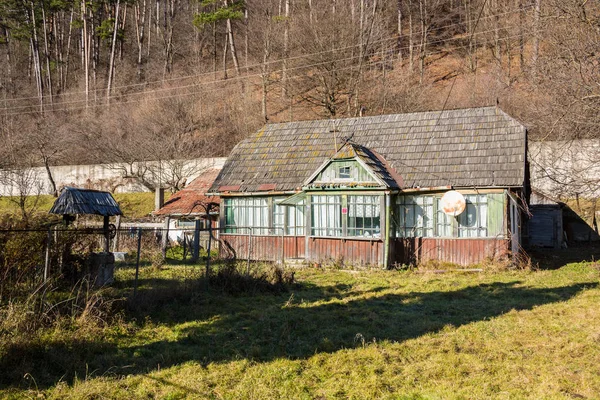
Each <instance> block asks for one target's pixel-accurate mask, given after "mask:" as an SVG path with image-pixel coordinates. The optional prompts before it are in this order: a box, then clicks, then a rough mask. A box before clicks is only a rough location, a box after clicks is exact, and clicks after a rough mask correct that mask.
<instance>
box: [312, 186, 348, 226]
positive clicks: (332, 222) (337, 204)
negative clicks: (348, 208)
mask: <svg viewBox="0 0 600 400" xmlns="http://www.w3.org/2000/svg"><path fill="white" fill-rule="evenodd" d="M311 219H312V232H311V234H312V235H314V236H341V235H342V197H341V196H339V195H338V196H332V195H327V196H325V195H315V196H312V218H311Z"/></svg>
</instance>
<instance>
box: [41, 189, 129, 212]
mask: <svg viewBox="0 0 600 400" xmlns="http://www.w3.org/2000/svg"><path fill="white" fill-rule="evenodd" d="M49 212H50V214H71V215H77V214H91V215H102V216H105V217H110V216H114V215H123V213H122V212H121V209H120V208H119V204H118V203H117V202H116V201H115V199H114V198H113V197H112V195H111V194H110V193H108V192H103V191H100V190H92V189H79V188H73V187H65V188H64V189H63V190H62V192H61V194H60V196H58V198H57V199H56V201H55V202H54V204H53V205H52V208H51V209H50V211H49Z"/></svg>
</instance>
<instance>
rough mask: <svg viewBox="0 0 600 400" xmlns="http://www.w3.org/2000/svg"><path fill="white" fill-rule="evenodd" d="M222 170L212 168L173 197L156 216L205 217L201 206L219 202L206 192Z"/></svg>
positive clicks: (156, 212)
mask: <svg viewBox="0 0 600 400" xmlns="http://www.w3.org/2000/svg"><path fill="white" fill-rule="evenodd" d="M220 170H221V169H220V168H211V169H209V170H207V171H205V172H203V173H202V174H201V175H200V176H198V177H197V178H196V179H194V180H193V181H191V182H190V184H189V185H187V186H186V187H185V188H184V189H182V190H180V191H179V192H177V193H175V194H174V195H173V196H171V198H170V199H169V200H168V201H167V202H166V203H165V204H164V206H163V207H161V208H160V209H159V210H157V211H155V212H154V215H171V216H184V215H185V216H196V215H204V214H205V213H206V210H205V209H204V208H203V207H201V205H206V204H208V203H218V202H219V198H218V197H216V196H206V192H207V191H208V189H209V188H210V186H211V185H212V183H213V182H214V180H215V178H216V177H217V175H218V174H219V171H220Z"/></svg>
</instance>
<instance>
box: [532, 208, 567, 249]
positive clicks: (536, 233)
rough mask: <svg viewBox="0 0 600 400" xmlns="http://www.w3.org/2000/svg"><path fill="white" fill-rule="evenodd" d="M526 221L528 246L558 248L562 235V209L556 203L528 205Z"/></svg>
mask: <svg viewBox="0 0 600 400" xmlns="http://www.w3.org/2000/svg"><path fill="white" fill-rule="evenodd" d="M530 211H531V214H532V215H531V218H530V219H529V221H528V222H527V223H528V226H527V228H528V233H529V238H528V241H527V244H528V245H530V246H540V247H554V248H556V249H558V248H560V246H561V244H562V237H563V224H562V210H561V208H560V206H559V205H558V204H556V205H555V206H552V205H532V206H530Z"/></svg>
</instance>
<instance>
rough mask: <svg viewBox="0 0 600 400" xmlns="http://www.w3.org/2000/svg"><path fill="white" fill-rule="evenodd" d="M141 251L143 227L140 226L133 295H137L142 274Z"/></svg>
mask: <svg viewBox="0 0 600 400" xmlns="http://www.w3.org/2000/svg"><path fill="white" fill-rule="evenodd" d="M141 252H142V228H138V242H137V255H136V257H135V281H134V282H133V296H135V295H137V288H138V277H139V276H140V255H141Z"/></svg>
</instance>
